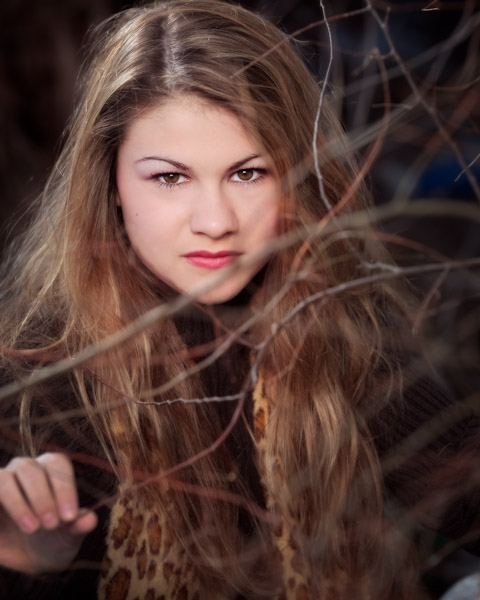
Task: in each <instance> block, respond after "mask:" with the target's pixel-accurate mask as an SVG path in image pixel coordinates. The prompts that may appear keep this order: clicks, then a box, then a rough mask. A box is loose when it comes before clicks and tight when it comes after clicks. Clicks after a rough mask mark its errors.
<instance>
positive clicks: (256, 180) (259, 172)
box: [151, 167, 268, 189]
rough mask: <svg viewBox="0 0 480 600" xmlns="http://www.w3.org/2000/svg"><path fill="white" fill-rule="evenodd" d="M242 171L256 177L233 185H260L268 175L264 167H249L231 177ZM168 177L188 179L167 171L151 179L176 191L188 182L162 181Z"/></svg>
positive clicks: (154, 174) (153, 175) (156, 174)
mask: <svg viewBox="0 0 480 600" xmlns="http://www.w3.org/2000/svg"><path fill="white" fill-rule="evenodd" d="M242 171H254V172H255V173H256V177H255V178H254V179H251V180H247V181H242V180H238V181H233V183H239V184H253V183H259V182H260V181H261V180H262V179H263V178H264V177H265V175H267V173H268V170H267V169H265V168H264V167H248V168H247V169H238V171H234V172H233V173H232V174H231V175H230V177H233V176H234V175H237V174H238V173H241V172H242ZM167 175H178V176H179V177H184V178H185V179H187V176H186V175H183V174H182V173H178V172H177V171H165V172H164V173H152V175H151V178H152V179H154V180H155V181H156V182H157V183H158V185H159V186H161V187H163V188H167V189H174V188H176V187H178V186H179V185H183V184H184V183H186V181H179V182H176V183H167V182H166V181H162V180H161V177H166V176H167Z"/></svg>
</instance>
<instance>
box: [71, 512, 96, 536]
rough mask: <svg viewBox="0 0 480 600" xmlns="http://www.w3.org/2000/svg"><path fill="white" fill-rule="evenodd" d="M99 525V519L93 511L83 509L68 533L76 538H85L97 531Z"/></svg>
mask: <svg viewBox="0 0 480 600" xmlns="http://www.w3.org/2000/svg"><path fill="white" fill-rule="evenodd" d="M97 524H98V517H97V515H96V514H95V513H94V512H93V511H92V510H88V509H81V510H80V511H79V516H78V517H77V519H75V521H74V522H73V523H71V525H70V526H69V529H68V532H69V533H70V534H71V535H75V536H77V535H78V536H84V535H87V533H90V532H91V531H93V530H94V529H95V527H96V526H97Z"/></svg>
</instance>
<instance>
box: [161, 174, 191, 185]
mask: <svg viewBox="0 0 480 600" xmlns="http://www.w3.org/2000/svg"><path fill="white" fill-rule="evenodd" d="M153 177H154V179H156V180H157V181H158V182H159V183H161V184H162V185H167V186H169V185H177V184H179V183H184V181H185V180H186V178H185V175H182V174H181V173H158V174H157V175H154V176H153Z"/></svg>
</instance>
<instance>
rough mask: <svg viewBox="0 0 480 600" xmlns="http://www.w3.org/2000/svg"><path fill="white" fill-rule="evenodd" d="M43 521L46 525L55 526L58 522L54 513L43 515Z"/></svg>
mask: <svg viewBox="0 0 480 600" xmlns="http://www.w3.org/2000/svg"><path fill="white" fill-rule="evenodd" d="M42 523H43V525H44V527H53V526H54V525H56V524H57V517H56V516H55V515H54V514H53V513H45V514H44V515H42Z"/></svg>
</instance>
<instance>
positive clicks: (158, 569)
mask: <svg viewBox="0 0 480 600" xmlns="http://www.w3.org/2000/svg"><path fill="white" fill-rule="evenodd" d="M269 412H270V405H269V401H268V399H267V395H266V394H265V389H264V384H263V381H262V380H260V382H259V383H258V385H257V386H256V389H255V391H254V393H253V417H254V438H255V445H256V450H257V461H258V469H259V474H260V477H261V479H262V473H263V472H264V470H265V469H264V465H265V461H266V460H273V461H274V463H275V464H274V470H275V471H276V472H277V474H278V477H279V478H282V470H281V466H280V461H278V460H277V459H276V458H275V457H267V456H266V450H265V447H266V439H267V436H268V434H269V428H268V417H269ZM264 489H265V487H264ZM265 496H266V498H265V499H266V505H267V507H268V508H270V509H271V508H272V507H273V506H274V504H275V496H274V493H272V491H271V490H265ZM137 501H138V500H137V498H136V497H134V495H133V494H130V493H129V492H126V493H125V494H124V495H122V496H120V499H119V500H118V501H117V502H116V504H115V505H114V507H113V509H112V512H111V519H110V526H109V532H108V543H107V552H106V555H105V558H104V561H103V565H102V574H101V578H100V584H99V590H98V598H99V600H174V599H175V600H226V599H227V598H232V597H235V594H234V595H233V596H232V595H231V594H229V593H228V592H227V590H226V589H225V588H223V589H222V588H221V587H218V588H215V587H214V585H213V583H212V587H211V588H209V590H208V592H207V593H205V591H204V590H203V589H202V587H201V585H200V582H199V580H198V576H197V575H196V571H195V568H194V566H193V564H192V563H191V562H189V560H188V557H187V555H186V553H185V551H184V550H183V549H182V548H180V547H178V546H177V545H176V544H175V543H174V540H173V538H172V536H171V535H170V533H169V528H168V523H167V520H166V519H165V520H164V521H161V520H160V518H159V516H158V515H157V514H156V513H155V512H153V511H152V510H151V508H152V507H151V506H142V507H139V506H138V505H137V504H136V502H137ZM272 533H273V537H274V540H275V545H276V553H274V554H276V556H275V557H274V555H272V560H278V561H279V567H280V569H281V572H282V573H283V591H282V593H281V594H277V595H272V600H274V599H276V600H317V599H318V597H319V596H318V582H317V583H316V585H315V586H314V587H315V589H316V591H315V592H312V589H313V588H312V579H311V573H310V570H309V564H308V561H307V560H305V558H304V557H303V555H302V552H301V548H300V545H299V544H297V543H296V541H295V536H294V534H293V532H291V531H289V530H288V529H287V528H286V527H285V526H284V524H282V523H281V522H280V523H278V524H277V525H276V526H275V528H274V530H273V532H272ZM350 583H351V582H350ZM322 587H323V590H322V593H321V596H322V598H325V599H330V600H334V599H337V598H339V597H343V598H347V597H348V598H351V597H352V596H351V595H350V594H349V593H347V594H346V595H344V594H341V595H340V596H339V595H338V590H339V587H340V588H344V589H345V588H346V589H350V591H351V588H350V585H349V583H348V582H347V581H346V578H345V576H344V574H343V573H340V574H339V575H338V576H336V577H335V592H334V591H333V590H332V589H328V588H329V587H330V586H328V585H325V586H322ZM368 596H369V594H363V593H361V594H360V595H359V596H358V597H359V598H362V600H365V598H368ZM355 597H357V595H355Z"/></svg>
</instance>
